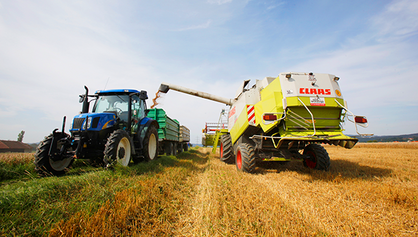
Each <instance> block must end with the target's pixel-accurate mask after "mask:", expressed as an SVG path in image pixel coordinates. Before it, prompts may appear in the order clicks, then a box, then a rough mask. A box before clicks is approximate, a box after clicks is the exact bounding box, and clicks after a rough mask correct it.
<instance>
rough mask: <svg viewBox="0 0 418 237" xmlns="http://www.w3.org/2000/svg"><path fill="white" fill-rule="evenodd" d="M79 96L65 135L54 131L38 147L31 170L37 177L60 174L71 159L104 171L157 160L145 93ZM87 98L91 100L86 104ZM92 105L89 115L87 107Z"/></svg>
mask: <svg viewBox="0 0 418 237" xmlns="http://www.w3.org/2000/svg"><path fill="white" fill-rule="evenodd" d="M85 90H86V92H85V94H83V95H80V102H81V103H83V105H82V111H81V113H80V114H79V115H76V116H75V117H74V119H73V123H72V127H71V129H70V133H71V135H69V134H66V133H65V132H64V130H65V127H64V125H65V117H64V122H63V127H62V131H61V132H57V130H58V129H55V130H54V131H53V133H52V134H51V135H50V136H48V137H46V138H45V139H44V141H42V142H41V144H40V145H39V146H38V149H37V153H36V154H35V166H36V169H37V171H38V173H40V174H41V175H48V174H52V175H59V174H63V173H64V172H65V171H66V169H67V168H68V167H69V166H70V165H71V163H72V162H73V160H74V159H76V158H77V159H89V160H91V161H93V162H94V163H99V164H103V163H104V165H105V166H106V167H109V166H111V165H113V164H114V163H119V164H121V165H123V166H127V165H128V164H129V163H130V162H131V160H133V161H134V162H136V161H139V160H141V159H145V160H153V159H155V158H156V157H157V156H158V152H157V150H158V133H157V129H158V123H157V122H156V121H155V120H153V119H151V118H148V117H146V113H147V106H146V99H148V96H147V92H146V91H138V90H133V89H116V90H102V91H100V90H99V91H96V93H95V94H94V95H89V94H88V88H87V87H85ZM89 98H92V99H91V100H89ZM93 101H94V105H93V107H92V111H91V112H89V108H90V103H91V102H93Z"/></svg>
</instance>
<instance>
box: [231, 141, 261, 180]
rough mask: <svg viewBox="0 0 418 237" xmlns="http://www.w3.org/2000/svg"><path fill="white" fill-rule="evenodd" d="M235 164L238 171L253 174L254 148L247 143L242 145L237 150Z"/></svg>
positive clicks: (254, 164) (254, 163)
mask: <svg viewBox="0 0 418 237" xmlns="http://www.w3.org/2000/svg"><path fill="white" fill-rule="evenodd" d="M235 164H236V166H237V169H238V170H239V171H243V172H247V173H254V171H255V166H256V161H255V152H254V148H253V147H252V146H251V145H250V144H247V143H242V144H240V145H239V146H238V148H237V154H236V155H235Z"/></svg>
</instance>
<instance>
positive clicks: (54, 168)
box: [34, 134, 74, 176]
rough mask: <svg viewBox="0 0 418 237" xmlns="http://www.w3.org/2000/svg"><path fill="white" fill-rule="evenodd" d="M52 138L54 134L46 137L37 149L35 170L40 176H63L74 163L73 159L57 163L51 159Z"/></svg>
mask: <svg viewBox="0 0 418 237" xmlns="http://www.w3.org/2000/svg"><path fill="white" fill-rule="evenodd" d="M52 138H53V135H52V134H50V135H49V136H47V137H45V138H44V140H43V141H42V142H41V143H39V145H38V147H37V148H36V153H35V161H34V164H35V170H36V172H37V173H38V174H39V175H40V176H51V175H56V176H59V175H63V174H65V171H66V170H67V169H68V168H69V167H70V166H71V164H72V163H73V161H74V159H73V157H68V158H64V159H62V160H55V161H54V160H52V159H51V157H50V156H49V149H50V147H51V144H52Z"/></svg>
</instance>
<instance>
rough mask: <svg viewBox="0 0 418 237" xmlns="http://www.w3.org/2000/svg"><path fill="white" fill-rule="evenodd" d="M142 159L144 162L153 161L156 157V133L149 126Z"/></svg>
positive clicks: (155, 130) (154, 129)
mask: <svg viewBox="0 0 418 237" xmlns="http://www.w3.org/2000/svg"><path fill="white" fill-rule="evenodd" d="M143 152H144V158H145V160H146V161H151V160H155V159H156V158H157V156H158V131H157V128H156V127H154V126H151V127H150V128H148V131H147V134H146V135H145V139H144V151H143Z"/></svg>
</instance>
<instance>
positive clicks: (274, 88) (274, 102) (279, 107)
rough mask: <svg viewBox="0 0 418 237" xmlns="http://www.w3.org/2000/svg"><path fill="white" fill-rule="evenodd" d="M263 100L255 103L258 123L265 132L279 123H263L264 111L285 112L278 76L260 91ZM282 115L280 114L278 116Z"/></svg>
mask: <svg viewBox="0 0 418 237" xmlns="http://www.w3.org/2000/svg"><path fill="white" fill-rule="evenodd" d="M260 97H261V100H260V101H259V102H258V103H256V104H255V105H254V108H255V117H256V125H257V126H260V127H261V128H262V129H263V131H264V132H268V131H270V130H271V129H272V128H274V127H275V126H276V124H277V123H272V124H268V125H265V124H264V123H263V114H264V113H283V112H284V109H283V94H282V89H281V86H280V80H278V79H277V78H276V79H275V80H274V81H272V82H271V83H270V84H269V85H268V86H266V88H264V89H263V90H262V91H261V92H260ZM278 117H280V116H278Z"/></svg>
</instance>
